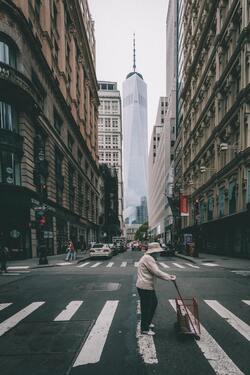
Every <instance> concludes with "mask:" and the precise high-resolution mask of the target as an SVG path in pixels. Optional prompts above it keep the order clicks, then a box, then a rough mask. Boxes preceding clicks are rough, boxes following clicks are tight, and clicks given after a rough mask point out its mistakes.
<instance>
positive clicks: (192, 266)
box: [185, 263, 200, 268]
mask: <svg viewBox="0 0 250 375" xmlns="http://www.w3.org/2000/svg"><path fill="white" fill-rule="evenodd" d="M185 264H186V265H187V266H189V267H191V268H200V267H199V266H195V265H194V264H191V263H185Z"/></svg>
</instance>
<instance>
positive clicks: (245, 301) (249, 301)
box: [242, 299, 250, 306]
mask: <svg viewBox="0 0 250 375" xmlns="http://www.w3.org/2000/svg"><path fill="white" fill-rule="evenodd" d="M242 302H244V303H246V304H247V305H249V306H250V300H246V299H243V300H242Z"/></svg>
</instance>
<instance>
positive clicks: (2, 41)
mask: <svg viewBox="0 0 250 375" xmlns="http://www.w3.org/2000/svg"><path fill="white" fill-rule="evenodd" d="M16 55H17V49H16V47H15V45H14V43H12V42H11V40H9V39H8V38H7V37H6V36H4V35H3V34H0V62H3V63H4V64H7V65H10V66H11V67H12V68H15V69H16V67H17V64H16Z"/></svg>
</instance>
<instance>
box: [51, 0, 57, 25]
mask: <svg viewBox="0 0 250 375" xmlns="http://www.w3.org/2000/svg"><path fill="white" fill-rule="evenodd" d="M51 10H52V24H53V27H54V29H55V30H57V7H56V4H55V2H54V1H52V9H51Z"/></svg>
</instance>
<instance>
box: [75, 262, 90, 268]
mask: <svg viewBox="0 0 250 375" xmlns="http://www.w3.org/2000/svg"><path fill="white" fill-rule="evenodd" d="M88 264H89V262H85V263H83V264H80V266H77V267H78V268H83V267H85V266H87V265H88Z"/></svg>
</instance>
